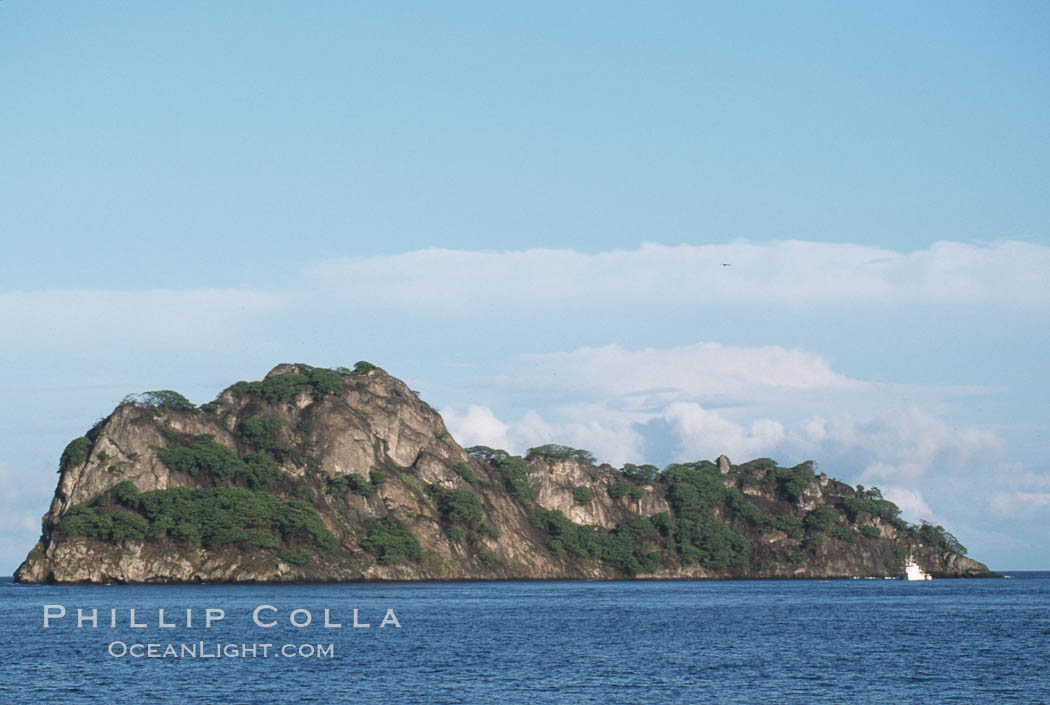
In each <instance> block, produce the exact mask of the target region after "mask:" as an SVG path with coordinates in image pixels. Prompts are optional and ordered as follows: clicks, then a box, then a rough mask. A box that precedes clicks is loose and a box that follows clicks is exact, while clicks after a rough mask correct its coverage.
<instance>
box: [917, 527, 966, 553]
mask: <svg viewBox="0 0 1050 705" xmlns="http://www.w3.org/2000/svg"><path fill="white" fill-rule="evenodd" d="M918 534H919V538H920V539H921V540H922V541H923V542H925V543H927V544H929V545H931V546H934V547H935V548H946V549H948V550H949V551H955V552H956V553H960V554H962V555H964V556H965V555H966V546H963V545H962V544H961V543H959V539H957V538H955V537H954V536H953V535H952V534H950V533H949V532H948V531H946V530H945V528H944V527H943V526H934V525H933V524H930V523H928V522H925V521H924V522H922V526H920V527H919V530H918Z"/></svg>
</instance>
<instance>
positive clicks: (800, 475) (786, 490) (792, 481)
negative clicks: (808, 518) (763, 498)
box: [752, 458, 813, 502]
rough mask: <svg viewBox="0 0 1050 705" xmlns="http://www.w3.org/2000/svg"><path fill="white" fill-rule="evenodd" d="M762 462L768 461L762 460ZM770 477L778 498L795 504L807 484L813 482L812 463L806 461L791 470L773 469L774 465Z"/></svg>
mask: <svg viewBox="0 0 1050 705" xmlns="http://www.w3.org/2000/svg"><path fill="white" fill-rule="evenodd" d="M762 460H769V459H768V458H762ZM752 462H754V461H752ZM771 462H772V461H771ZM772 476H773V479H774V480H775V481H776V483H777V492H778V493H779V494H780V496H781V497H782V498H783V499H786V500H787V501H789V502H797V501H798V498H799V497H801V496H802V493H803V492H805V490H806V488H807V487H808V486H809V483H810V482H812V481H813V461H811V460H807V461H806V462H804V463H800V464H799V465H796V466H795V467H793V468H781V467H775V463H774V467H773V468H772Z"/></svg>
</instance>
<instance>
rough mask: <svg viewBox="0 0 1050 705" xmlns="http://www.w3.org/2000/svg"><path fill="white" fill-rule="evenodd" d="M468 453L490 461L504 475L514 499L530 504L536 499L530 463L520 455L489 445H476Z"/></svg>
mask: <svg viewBox="0 0 1050 705" xmlns="http://www.w3.org/2000/svg"><path fill="white" fill-rule="evenodd" d="M467 455H469V456H470V457H472V458H474V459H475V460H479V461H481V462H483V463H488V464H489V465H491V466H492V467H493V468H495V469H496V471H497V472H499V474H500V475H501V476H502V477H503V482H504V484H505V485H506V487H507V491H508V492H510V494H511V496H512V497H514V499H516V500H518V501H519V502H521V503H522V504H525V505H529V504H532V502H534V501H535V500H536V492H535V491H534V490H533V489H532V487H530V486H529V480H528V474H529V470H530V468H529V465H528V463H526V462H525V460H524V459H523V458H522V457H521V456H518V455H511V454H510V453H508V452H507V451H505V450H494V449H492V448H489V447H487V446H474V447H473V448H468V449H467Z"/></svg>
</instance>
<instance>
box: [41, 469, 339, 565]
mask: <svg viewBox="0 0 1050 705" xmlns="http://www.w3.org/2000/svg"><path fill="white" fill-rule="evenodd" d="M107 499H108V500H110V501H111V502H112V503H108V502H102V503H99V504H98V505H96V506H94V507H84V506H80V507H74V508H72V509H70V510H69V511H68V512H66V514H65V516H63V517H62V521H61V522H60V523H59V525H58V531H59V532H61V533H63V534H65V535H67V536H87V537H90V538H94V539H99V540H102V541H111V542H117V541H121V540H124V539H128V538H131V539H150V540H162V539H169V540H172V541H180V542H185V543H187V544H188V545H190V546H191V547H197V546H203V547H204V548H206V549H214V548H216V547H218V546H222V545H225V544H242V545H246V546H258V547H262V548H277V547H279V546H281V545H293V544H295V545H298V544H305V545H308V546H311V547H314V548H317V549H319V550H322V551H328V550H331V549H332V548H334V547H335V544H336V541H335V537H334V536H333V535H332V534H331V532H329V531H328V530H327V529H326V528H325V527H324V524H323V523H322V522H321V517H320V516H319V515H318V514H317V511H316V510H315V509H314V508H313V507H312V506H310V505H309V504H306V503H305V502H300V501H297V500H292V501H288V502H283V501H281V500H279V499H277V498H276V497H274V496H273V495H271V494H268V493H266V492H260V491H255V490H248V489H244V488H237V487H222V488H219V487H215V488H205V489H199V490H191V489H188V488H185V487H172V488H169V489H166V490H153V491H151V492H142V493H139V492H138V491H137V490H136V489H135V487H134V485H132V484H131V483H130V482H123V483H120V484H119V485H117V486H116V487H114V488H113V489H112V490H111V491H110V492H109V494H108V497H107ZM114 505H115V506H114ZM126 510H131V512H134V513H131V512H129V511H126Z"/></svg>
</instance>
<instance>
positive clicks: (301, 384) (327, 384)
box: [230, 364, 346, 404]
mask: <svg viewBox="0 0 1050 705" xmlns="http://www.w3.org/2000/svg"><path fill="white" fill-rule="evenodd" d="M296 367H298V368H299V370H300V371H299V372H285V373H282V374H276V375H272V376H270V377H267V378H266V379H264V380H261V381H258V382H238V383H237V384H235V385H233V386H232V387H230V393H231V394H233V396H234V397H238V398H239V397H242V396H244V395H245V394H251V395H254V396H257V397H259V398H260V399H262V400H264V401H267V402H269V403H271V404H289V403H291V402H293V401H295V400H296V399H297V398H298V397H299V395H300V394H302V393H303V392H305V391H306V390H307V389H308V388H309V389H312V391H313V397H314V399H321V398H322V397H324V396H325V395H326V394H335V395H342V394H344V393H345V392H346V388H345V386H344V385H343V377H342V375H340V374H339V373H338V372H336V371H335V370H328V369H325V368H323V367H310V366H309V365H302V364H299V365H296Z"/></svg>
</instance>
